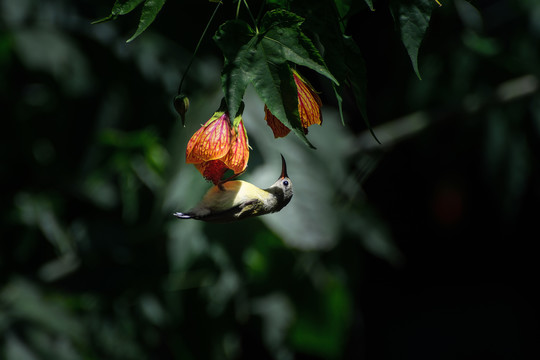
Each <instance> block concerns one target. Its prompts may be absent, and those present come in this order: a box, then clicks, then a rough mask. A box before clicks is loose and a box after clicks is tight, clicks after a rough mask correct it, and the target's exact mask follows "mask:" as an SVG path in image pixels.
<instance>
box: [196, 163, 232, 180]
mask: <svg viewBox="0 0 540 360" xmlns="http://www.w3.org/2000/svg"><path fill="white" fill-rule="evenodd" d="M195 168H197V170H199V172H200V173H201V175H202V176H203V177H204V178H205V179H207V180H210V181H212V182H213V183H214V185H217V184H218V183H219V181H220V180H221V178H222V177H223V174H225V171H227V166H226V165H225V164H224V163H223V161H221V160H210V161H205V162H203V163H200V164H195Z"/></svg>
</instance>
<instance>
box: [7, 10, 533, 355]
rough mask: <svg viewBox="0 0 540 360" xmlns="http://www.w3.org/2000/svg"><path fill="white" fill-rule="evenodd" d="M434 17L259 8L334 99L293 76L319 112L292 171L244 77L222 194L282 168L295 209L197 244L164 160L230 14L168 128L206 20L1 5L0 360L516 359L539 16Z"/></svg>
mask: <svg viewBox="0 0 540 360" xmlns="http://www.w3.org/2000/svg"><path fill="white" fill-rule="evenodd" d="M441 2H442V3H443V6H442V7H440V8H439V7H438V6H436V4H433V2H430V1H425V0H422V1H373V2H371V1H350V2H349V1H338V2H336V3H337V4H338V5H339V6H337V11H338V12H339V13H340V14H341V16H342V17H343V21H341V22H336V21H332V20H328V21H325V20H326V18H325V16H324V14H326V13H328V9H327V8H326V7H327V6H328V4H329V3H328V2H325V1H320V2H319V1H316V2H314V1H307V0H305V1H299V0H295V1H269V2H268V3H269V4H271V5H270V6H269V8H277V7H281V8H284V9H286V10H287V11H290V12H291V13H294V14H296V15H297V16H299V17H301V18H303V19H304V21H303V23H301V25H299V27H298V29H299V30H301V32H302V34H303V36H305V37H306V39H309V41H310V42H311V44H313V46H314V47H315V48H316V49H318V51H321V57H322V59H323V60H324V64H325V65H326V67H327V68H328V70H329V71H330V73H331V74H332V76H333V77H334V78H335V79H336V80H337V81H336V82H333V81H331V78H330V79H329V76H325V75H327V74H325V73H324V71H323V72H317V71H315V70H316V69H313V68H310V67H309V66H307V67H306V66H305V64H303V65H301V66H300V65H299V69H300V70H301V71H302V73H303V74H304V75H305V76H306V77H307V78H308V79H309V80H310V82H311V83H312V84H313V85H314V86H315V88H317V89H318V90H319V91H321V98H322V100H323V103H324V107H323V115H324V123H323V126H322V127H316V126H313V127H310V131H309V134H308V135H307V139H308V140H309V142H310V143H311V144H312V145H314V146H315V147H316V148H317V150H313V149H310V148H308V147H307V146H305V144H304V142H303V141H302V139H300V138H298V137H293V136H288V137H287V138H285V139H279V140H274V139H273V137H272V132H271V130H270V129H269V128H268V127H267V126H266V124H264V120H263V118H264V114H263V110H262V109H263V102H262V101H261V99H260V91H259V92H257V91H256V90H257V88H256V86H254V85H253V77H249V76H248V77H247V78H248V80H249V81H250V84H251V85H248V86H247V87H246V92H245V94H244V96H243V100H244V102H245V103H246V110H245V112H244V120H245V124H246V129H247V131H248V136H249V138H250V143H251V145H252V147H253V151H252V152H251V158H250V164H249V168H248V171H247V173H246V174H245V175H243V178H244V179H247V180H249V181H251V182H253V183H255V184H257V185H259V186H267V185H269V184H270V183H272V182H273V181H274V180H275V178H276V177H277V176H278V175H279V161H280V158H279V154H280V153H282V154H284V156H285V157H286V159H287V162H288V165H289V174H290V175H291V178H292V180H293V182H294V188H295V195H294V197H293V200H292V202H291V204H289V205H288V206H287V207H286V208H284V209H283V210H282V211H281V212H280V213H278V214H274V215H269V216H265V217H262V218H260V219H253V220H247V221H243V222H239V223H235V224H229V225H215V224H212V225H207V224H202V223H198V222H181V221H178V220H175V219H174V218H172V216H171V213H172V212H173V211H181V210H185V209H186V208H189V207H190V206H192V205H194V204H195V203H196V202H197V201H198V200H199V199H200V197H201V196H202V194H203V193H204V191H205V190H206V189H207V188H208V187H209V184H207V183H205V182H204V181H203V180H202V178H201V177H200V175H199V174H198V172H197V171H196V170H195V169H194V168H193V167H192V166H186V165H185V164H184V151H185V146H186V143H187V141H188V139H189V137H190V136H191V135H192V134H193V133H194V132H195V131H196V129H197V128H198V127H199V125H200V124H201V123H204V122H205V121H206V120H207V119H208V118H210V116H211V115H212V113H213V112H214V111H215V110H216V109H217V107H218V106H219V103H220V99H221V97H222V96H223V83H222V81H221V80H222V77H223V76H224V73H223V72H222V69H223V65H224V64H225V68H227V65H228V64H230V61H231V59H230V58H228V57H227V56H228V54H227V51H229V50H231V49H232V48H231V47H229V44H228V43H225V45H224V43H220V41H217V43H216V42H215V41H214V39H213V37H214V38H216V37H217V38H218V39H217V40H219V36H220V32H219V31H220V25H221V24H223V23H225V22H226V21H229V20H232V19H234V18H235V13H236V3H234V4H233V3H231V2H225V3H224V4H223V6H222V8H221V9H220V11H218V13H217V17H216V19H215V20H214V22H213V23H212V24H213V26H212V27H211V29H210V30H209V33H208V35H207V37H206V38H205V39H204V40H203V42H202V43H201V47H200V51H199V53H198V54H197V56H196V58H195V61H194V62H193V66H192V68H191V71H190V73H189V74H188V76H187V78H186V80H185V83H184V88H183V89H184V91H185V92H186V93H187V94H188V95H189V96H190V100H191V102H190V109H189V112H188V113H187V114H186V117H187V122H186V124H187V125H186V127H182V125H181V121H180V120H179V118H178V115H177V114H176V112H175V111H174V108H173V105H172V100H173V99H174V97H175V96H176V95H177V89H178V85H179V82H180V78H181V76H182V73H183V71H184V70H185V68H186V66H187V65H188V63H189V61H190V58H191V54H192V52H193V49H194V48H195V46H196V45H197V42H198V38H199V36H200V34H201V33H202V32H203V30H204V28H205V26H206V23H207V21H208V19H209V17H210V15H211V13H212V12H213V10H214V8H215V6H216V3H213V2H205V1H168V2H166V3H164V2H162V1H154V0H148V1H144V2H143V1H140V2H138V3H139V4H138V5H139V6H137V7H133V10H132V11H128V10H130V8H122V7H116V8H114V7H113V5H114V2H113V1H110V0H103V1H86V0H83V1H77V2H73V1H67V0H65V1H63V0H55V1H46V2H45V1H38V0H27V1H9V0H2V1H0V5H1V8H0V19H1V20H0V30H1V32H0V93H1V96H0V105H1V107H2V115H1V117H2V120H3V121H2V124H3V126H4V129H3V131H2V141H1V142H0V144H1V145H0V146H1V149H0V150H1V154H2V162H1V165H0V171H1V173H0V175H1V179H2V180H1V181H2V188H3V190H4V191H3V196H2V202H1V203H0V204H1V206H0V214H1V221H2V227H1V230H0V239H1V240H0V334H1V336H0V354H1V355H0V358H2V359H3V358H5V359H9V360H12V359H16V360H20V359H21V360H26V359H180V358H181V359H254V358H256V359H265V358H267V359H343V358H344V359H449V358H452V359H454V358H459V359H463V358H471V359H478V358H495V359H530V358H537V357H538V355H540V354H538V348H537V340H538V336H539V335H540V334H539V328H538V326H539V325H538V304H539V303H540V302H539V300H540V299H539V298H538V295H537V293H536V283H537V274H538V272H539V268H538V259H537V253H536V252H535V251H534V249H535V243H536V242H537V240H538V231H537V221H538V218H539V215H540V214H539V210H538V201H539V198H540V190H539V187H538V184H539V178H538V177H539V166H538V164H539V163H540V162H539V151H540V147H539V145H538V144H539V137H540V98H539V95H538V76H539V73H540V71H539V67H540V53H539V51H540V48H539V47H538V44H539V38H540V20H539V18H538V13H539V12H540V7H539V5H538V4H537V2H535V1H527V0H519V1H503V0H484V1H472V2H466V1H464V0H454V1H444V0H443V1H441ZM122 4H124V3H122ZM163 4H164V5H163ZM306 4H307V5H306ZM260 5H261V3H260V2H257V1H254V2H251V1H250V2H249V6H250V9H251V10H252V12H253V13H254V15H255V16H256V17H257V16H258V11H259V8H260ZM308 5H309V6H308ZM161 6H162V7H161ZM426 6H429V9H431V10H432V13H431V19H430V20H429V27H428V28H427V32H426V34H425V36H424V35H422V36H416V37H414V36H413V37H407V36H410V35H411V33H414V32H415V31H420V33H422V32H423V31H424V30H422V23H425V21H424V22H422V19H424V20H425V16H422V14H426V11H420V12H418V11H417V10H418V9H424V8H425V7H426ZM370 7H373V8H374V10H375V11H371V10H370ZM111 9H113V14H112V17H111V20H112V19H113V18H116V20H115V21H108V22H104V23H99V24H95V25H91V24H90V23H91V22H92V21H94V20H96V19H103V18H104V17H106V16H108V15H109V14H110V13H111ZM114 9H116V10H114ZM155 10H160V11H159V12H156V11H155ZM115 11H116V13H114V12H115ZM281 14H282V15H280V16H288V15H283V13H281ZM141 15H142V17H141ZM261 16H262V15H261ZM261 18H262V17H261ZM328 18H330V17H328ZM140 19H144V21H143V22H140V21H139V20H140ZM152 19H153V22H152ZM411 19H412V20H411ZM415 19H416V20H418V21H416V20H415ZM240 22H243V23H242V24H244V25H241V26H242V27H243V29H247V28H246V26H245V24H247V25H248V26H249V27H250V28H251V30H249V29H248V30H249V31H255V29H254V24H253V23H252V21H251V19H250V17H249V16H248V14H247V13H246V11H245V8H243V7H241V11H240V16H239V20H238V21H237V22H234V21H233V22H232V23H228V24H229V25H224V26H225V28H226V27H227V26H231V27H234V26H237V25H235V24H240ZM416 23H417V24H418V25H415V24H416ZM141 24H142V25H141ZM295 24H298V23H295V22H294V21H291V22H287V23H286V24H285V25H287V26H289V28H291V29H292V30H290V31H296V30H295V29H294V27H295V26H297V25H295ZM146 25H150V26H148V27H146V29H144V26H146ZM259 25H260V24H259ZM141 26H142V27H141ZM323 28H324V29H325V30H326V31H324V32H322V31H321V29H323ZM223 29H224V27H222V28H221V30H223ZM262 29H263V27H262V26H261V27H260V28H259V29H258V30H259V31H261V30H262ZM141 30H144V31H141ZM134 34H136V35H138V36H136V37H134ZM296 34H297V35H298V32H296ZM343 34H345V35H347V36H345V37H344V36H343ZM250 36H251V35H250ZM298 36H300V35H298ZM130 39H132V40H131V41H130V42H129V43H127V44H126V40H130ZM299 39H304V38H299ZM419 39H421V40H422V42H421V43H419V42H418V40H419ZM232 40H240V39H232ZM304 40H305V39H304ZM304 40H302V41H304ZM262 41H264V39H263V40H262ZM259 44H260V46H265V45H264V43H259ZM304 44H306V43H304ZM420 44H421V46H420V47H419V48H418V46H419V45H420ZM306 46H307V45H306ZM323 50H324V51H323ZM416 53H418V58H417V60H416V56H415V54H416ZM340 54H341V55H342V54H346V56H338V55H340ZM224 55H225V57H224ZM317 61H320V60H317ZM317 61H316V62H317ZM239 65H242V64H239ZM244 65H245V64H243V65H242V66H244ZM277 67H278V68H279V66H277ZM248 70H250V69H248ZM285 70H287V71H288V69H287V68H283V67H282V68H280V69H279V71H285ZM285 72H286V71H285ZM417 72H418V73H419V75H420V76H421V78H422V80H419V76H418V74H417ZM240 76H245V74H240ZM224 77H225V78H226V76H224ZM337 84H339V85H337ZM338 99H341V102H340V101H338ZM282 100H283V99H282ZM278 102H279V97H278ZM340 108H341V110H342V116H341V115H340ZM291 116H293V118H292V123H294V121H295V120H294V114H293V115H291ZM366 120H369V124H371V126H372V128H373V131H374V133H375V135H376V136H377V138H378V139H379V140H380V142H381V144H378V143H377V142H376V141H375V139H374V138H373V136H372V135H371V134H370V133H369V130H368V128H367V126H366ZM342 123H344V125H345V126H343V124H342ZM290 125H292V124H290ZM292 126H294V125H292Z"/></svg>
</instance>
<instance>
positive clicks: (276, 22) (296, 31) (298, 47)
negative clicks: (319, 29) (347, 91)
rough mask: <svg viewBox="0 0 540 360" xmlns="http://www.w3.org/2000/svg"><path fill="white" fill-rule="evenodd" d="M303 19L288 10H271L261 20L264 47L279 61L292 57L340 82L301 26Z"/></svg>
mask: <svg viewBox="0 0 540 360" xmlns="http://www.w3.org/2000/svg"><path fill="white" fill-rule="evenodd" d="M303 21H304V19H303V18H301V17H300V16H298V15H295V14H293V13H291V12H288V11H285V10H274V11H270V12H268V13H267V14H266V15H265V16H264V18H263V20H262V29H263V30H262V31H263V34H264V35H263V39H262V40H261V44H262V46H263V48H264V51H265V52H266V53H267V56H268V58H269V59H270V61H273V62H275V63H276V64H280V63H284V62H286V61H290V62H292V63H295V64H298V65H301V66H305V67H308V68H310V69H312V70H314V71H316V72H318V73H319V74H321V75H323V76H325V77H327V78H328V79H330V80H332V81H333V82H334V83H335V84H337V85H339V82H338V81H337V80H336V78H335V77H334V76H333V75H332V74H331V73H330V71H329V70H328V68H327V67H326V65H325V63H324V60H323V58H322V56H321V55H320V54H319V51H318V50H317V48H316V47H315V46H314V45H313V43H312V42H311V40H310V39H309V38H308V37H307V36H306V35H304V33H303V32H302V30H301V29H300V24H302V22H303Z"/></svg>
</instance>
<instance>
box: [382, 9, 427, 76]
mask: <svg viewBox="0 0 540 360" xmlns="http://www.w3.org/2000/svg"><path fill="white" fill-rule="evenodd" d="M436 6H437V5H436V2H435V1H433V0H392V1H390V11H391V12H392V16H393V17H394V22H395V23H396V25H397V27H398V30H399V33H400V36H401V41H402V42H403V45H405V48H406V49H407V53H408V54H409V57H410V58H411V62H412V66H413V69H414V71H415V72H416V75H417V76H418V78H419V79H421V76H420V71H419V70H418V50H419V48H420V44H421V43H422V40H423V38H424V36H425V34H426V30H427V28H428V25H429V19H430V18H431V11H432V10H433V9H434V8H435V7H436Z"/></svg>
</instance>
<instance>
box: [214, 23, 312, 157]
mask: <svg viewBox="0 0 540 360" xmlns="http://www.w3.org/2000/svg"><path fill="white" fill-rule="evenodd" d="M214 40H215V41H216V43H217V44H218V46H219V47H220V49H221V50H222V51H223V54H224V56H225V66H224V67H223V74H222V76H221V80H222V86H223V92H224V94H225V99H226V101H227V106H228V110H229V113H231V114H234V113H237V112H238V109H239V107H240V104H241V103H242V98H243V96H244V92H245V90H246V88H247V85H248V84H249V83H251V84H252V85H253V87H254V88H255V91H256V92H257V94H258V95H259V97H260V98H261V99H262V100H263V102H264V103H265V104H266V105H267V106H268V109H270V111H271V112H272V114H274V115H275V116H276V117H277V118H278V119H280V121H281V122H282V123H283V124H285V126H287V127H288V128H290V129H292V130H293V131H294V132H295V133H296V134H297V135H298V136H300V138H301V139H302V140H304V142H306V144H308V146H310V147H313V145H311V144H310V143H309V141H308V140H307V138H306V137H305V135H304V132H303V129H302V124H301V122H300V117H299V114H298V94H297V90H296V85H295V83H294V79H293V77H292V73H291V70H290V68H289V66H288V65H287V63H286V62H283V61H282V62H281V64H278V63H275V62H272V61H270V60H269V58H268V57H267V54H266V53H265V51H264V48H263V45H262V41H263V40H264V37H263V36H257V35H256V33H255V32H254V31H253V29H251V27H250V26H249V25H248V24H247V23H245V22H244V21H241V20H232V21H228V22H227V23H225V24H223V25H222V26H221V27H220V28H219V30H218V31H217V33H216V35H215V36H214Z"/></svg>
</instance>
